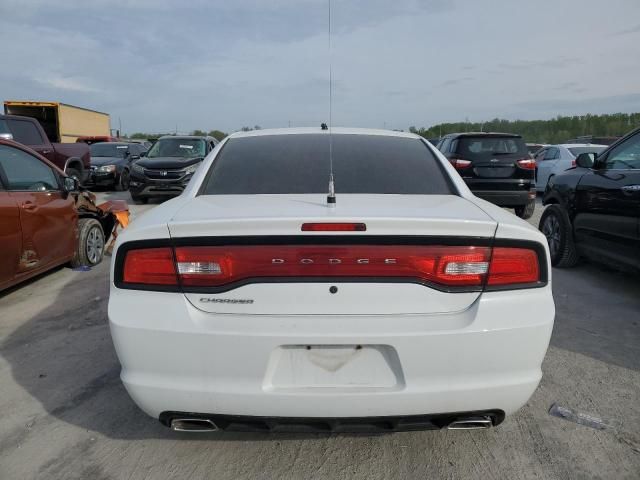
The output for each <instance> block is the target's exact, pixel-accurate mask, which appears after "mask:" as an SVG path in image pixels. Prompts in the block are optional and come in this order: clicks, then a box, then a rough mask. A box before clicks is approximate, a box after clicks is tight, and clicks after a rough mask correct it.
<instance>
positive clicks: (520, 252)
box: [487, 247, 540, 285]
mask: <svg viewBox="0 0 640 480" xmlns="http://www.w3.org/2000/svg"><path fill="white" fill-rule="evenodd" d="M538 280H540V267H539V264H538V255H537V253H536V252H534V251H533V250H529V249H526V248H505V247H495V248H494V249H493V256H492V257H491V266H490V267H489V279H488V281H487V284H488V285H514V284H527V283H535V282H537V281H538Z"/></svg>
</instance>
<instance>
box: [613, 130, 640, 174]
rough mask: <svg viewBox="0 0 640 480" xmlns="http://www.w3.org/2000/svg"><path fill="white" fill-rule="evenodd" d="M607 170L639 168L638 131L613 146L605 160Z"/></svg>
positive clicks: (639, 141)
mask: <svg viewBox="0 0 640 480" xmlns="http://www.w3.org/2000/svg"><path fill="white" fill-rule="evenodd" d="M605 168H606V169H608V170H638V169H640V133H637V134H636V135H634V136H633V137H631V138H629V139H627V140H626V141H624V142H623V143H621V144H620V145H618V146H617V147H615V148H614V149H613V150H611V152H610V153H609V155H607V158H606V160H605Z"/></svg>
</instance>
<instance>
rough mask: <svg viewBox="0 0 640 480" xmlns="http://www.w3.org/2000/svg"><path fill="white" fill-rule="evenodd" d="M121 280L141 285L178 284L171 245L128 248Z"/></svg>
mask: <svg viewBox="0 0 640 480" xmlns="http://www.w3.org/2000/svg"><path fill="white" fill-rule="evenodd" d="M126 255H127V256H126V257H125V260H124V269H123V274H122V281H123V282H125V283H137V284H143V285H178V277H177V275H176V267H175V264H174V261H173V250H172V249H171V247H162V248H144V249H140V250H129V251H128V252H127V254H126Z"/></svg>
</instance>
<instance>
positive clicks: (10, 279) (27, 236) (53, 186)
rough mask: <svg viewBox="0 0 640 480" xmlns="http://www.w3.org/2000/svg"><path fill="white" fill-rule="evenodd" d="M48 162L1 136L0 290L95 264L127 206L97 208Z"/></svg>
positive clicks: (88, 195)
mask: <svg viewBox="0 0 640 480" xmlns="http://www.w3.org/2000/svg"><path fill="white" fill-rule="evenodd" d="M94 199H95V197H92V196H91V194H89V192H86V191H80V190H79V186H78V182H77V180H76V179H75V178H72V177H69V176H66V175H65V174H64V173H63V172H62V171H61V170H59V169H58V168H57V167H56V166H55V165H53V164H52V163H51V162H49V161H48V160H47V159H45V158H44V157H42V156H41V155H38V154H37V153H36V152H34V151H33V150H31V149H29V148H27V147H25V146H23V145H20V144H18V143H16V142H13V141H10V140H6V139H2V138H0V252H2V254H1V255H0V290H3V289H5V288H8V287H10V286H12V285H15V284H17V283H19V282H22V281H24V280H26V279H28V278H31V277H33V276H35V275H38V274H40V273H43V272H45V271H47V270H49V269H51V268H53V267H55V266H58V265H61V264H64V263H69V264H70V265H71V266H73V267H77V266H81V265H84V266H94V265H97V264H98V263H100V262H101V261H102V256H103V254H104V248H105V243H106V241H108V239H109V237H110V236H111V232H112V231H113V229H114V226H115V225H116V218H115V215H114V213H113V210H116V209H119V210H121V209H122V208H123V206H124V208H125V209H126V204H125V203H123V202H119V203H116V202H109V203H108V204H103V205H99V206H96V204H95V203H94Z"/></svg>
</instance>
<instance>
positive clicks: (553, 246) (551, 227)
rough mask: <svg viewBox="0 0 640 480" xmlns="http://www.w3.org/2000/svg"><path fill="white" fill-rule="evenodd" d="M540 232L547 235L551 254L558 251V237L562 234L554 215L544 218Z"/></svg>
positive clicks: (553, 254)
mask: <svg viewBox="0 0 640 480" xmlns="http://www.w3.org/2000/svg"><path fill="white" fill-rule="evenodd" d="M542 233H543V234H544V236H545V237H547V243H548V244H549V251H550V253H551V256H555V255H556V254H557V253H558V251H560V239H561V236H562V233H561V231H560V222H559V221H558V219H557V217H556V216H555V215H549V216H547V218H545V219H544V223H543V224H542Z"/></svg>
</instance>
